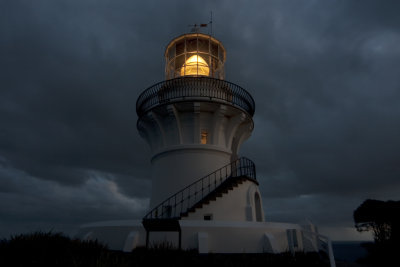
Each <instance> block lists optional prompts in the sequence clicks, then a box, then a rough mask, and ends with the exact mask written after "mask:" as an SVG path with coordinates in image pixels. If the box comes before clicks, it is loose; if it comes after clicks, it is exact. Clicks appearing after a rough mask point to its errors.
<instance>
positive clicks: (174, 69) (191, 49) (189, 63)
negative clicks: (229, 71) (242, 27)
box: [165, 33, 226, 80]
mask: <svg viewBox="0 0 400 267" xmlns="http://www.w3.org/2000/svg"><path fill="white" fill-rule="evenodd" d="M225 57H226V52H225V48H224V46H223V45H222V43H221V42H220V41H218V40H217V39H215V38H214V37H211V36H210V35H207V34H202V33H189V34H184V35H181V36H179V37H177V38H175V39H174V40H172V41H171V42H170V43H169V44H168V46H167V49H166V50H165V62H166V66H165V77H166V79H167V80H168V79H173V78H177V77H183V76H207V77H212V78H217V79H221V80H223V79H224V78H225V73H224V63H225Z"/></svg>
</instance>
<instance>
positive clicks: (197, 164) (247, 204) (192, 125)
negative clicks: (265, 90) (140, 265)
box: [76, 32, 333, 260]
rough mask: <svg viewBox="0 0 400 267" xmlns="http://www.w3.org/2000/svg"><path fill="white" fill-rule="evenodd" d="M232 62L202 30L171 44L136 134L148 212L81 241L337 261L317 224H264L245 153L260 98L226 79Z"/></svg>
mask: <svg viewBox="0 0 400 267" xmlns="http://www.w3.org/2000/svg"><path fill="white" fill-rule="evenodd" d="M226 57H227V54H226V50H225V47H224V46H223V44H222V43H221V42H220V41H219V40H217V39H216V38H215V37H213V36H211V35H208V34H203V33H200V32H194V33H188V34H183V35H181V36H178V37H176V38H174V39H173V40H172V41H170V42H169V43H168V45H167V46H166V49H165V52H164V58H165V80H163V81H160V82H158V83H156V84H154V85H152V86H150V87H148V88H147V89H144V90H143V91H142V92H141V93H140V95H139V96H138V98H137V101H136V112H137V116H138V120H137V129H138V132H139V133H140V136H141V137H142V138H143V139H144V140H145V142H146V143H147V144H148V146H149V147H150V151H151V153H150V158H149V161H150V162H151V170H149V171H151V179H152V192H151V196H150V204H149V208H148V211H147V213H146V214H145V215H144V217H143V218H142V219H141V220H120V221H113V220H110V221H105V222H94V223H88V224H85V225H82V226H81V227H80V229H79V231H78V233H77V234H76V236H77V237H79V238H81V239H85V240H90V239H92V240H93V239H97V240H99V241H101V242H104V243H106V244H107V245H108V246H109V247H110V248H112V249H116V250H122V251H126V252H128V251H132V250H133V249H135V248H136V247H140V246H142V247H144V246H146V247H150V246H152V245H157V244H160V243H163V242H167V243H169V244H172V245H173V246H174V247H176V248H179V249H190V250H192V249H196V250H197V251H198V252H199V253H211V252H212V253H243V252H246V253H265V252H267V253H282V252H287V251H291V252H292V253H294V252H296V251H302V252H319V251H321V250H325V251H326V253H328V254H329V255H330V259H331V260H332V259H333V254H332V247H331V245H330V241H329V239H328V238H327V237H324V236H321V235H320V234H319V233H318V231H317V228H316V227H315V226H314V225H312V224H311V223H309V222H306V223H305V224H295V223H285V222H271V221H268V220H266V219H265V218H266V217H265V215H264V209H263V203H262V195H261V192H260V190H259V182H258V180H257V177H256V166H255V164H254V163H253V162H252V161H251V160H250V159H248V158H246V157H244V156H242V155H240V153H239V152H240V147H241V145H242V144H243V143H244V142H245V141H246V140H247V139H248V138H249V137H250V136H251V133H252V131H253V129H254V121H253V115H254V112H255V102H254V99H253V98H252V96H251V94H250V93H249V92H248V91H247V90H246V89H244V88H242V87H241V86H239V85H237V84H234V83H232V82H229V81H227V80H225V68H224V67H225V61H226ZM267 218H268V216H267Z"/></svg>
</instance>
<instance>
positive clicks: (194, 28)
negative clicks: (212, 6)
mask: <svg viewBox="0 0 400 267" xmlns="http://www.w3.org/2000/svg"><path fill="white" fill-rule="evenodd" d="M208 25H210V31H209V35H211V36H212V33H213V32H212V11H211V15H210V21H209V22H208V23H202V24H190V25H188V27H192V28H191V29H190V32H193V33H199V32H200V28H206V27H208Z"/></svg>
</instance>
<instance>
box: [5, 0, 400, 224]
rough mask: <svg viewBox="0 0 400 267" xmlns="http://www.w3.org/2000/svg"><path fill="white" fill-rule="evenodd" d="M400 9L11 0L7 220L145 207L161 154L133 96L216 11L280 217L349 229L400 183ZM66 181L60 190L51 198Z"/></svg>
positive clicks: (246, 151) (136, 213)
mask: <svg viewBox="0 0 400 267" xmlns="http://www.w3.org/2000/svg"><path fill="white" fill-rule="evenodd" d="M398 8H399V4H398V3H397V2H396V1H385V2H384V3H380V2H378V1H252V2H249V1H235V2H234V3H233V1H218V2H217V1H206V2H204V1H203V2H199V1H193V2H189V1H142V2H141V1H105V0H103V1H2V2H1V3H0V36H1V39H0V81H1V84H0V86H1V88H0V122H1V124H0V163H1V164H0V166H1V169H0V171H1V175H0V185H1V186H0V198H1V199H2V201H3V202H4V201H7V202H6V203H8V204H7V205H4V204H3V205H2V206H1V209H0V212H1V218H7V219H3V220H2V221H0V224H2V227H3V228H4V229H6V228H7V227H11V226H10V224H12V222H16V221H19V222H21V221H23V222H26V225H28V224H29V222H30V221H31V222H32V225H34V224H33V222H35V223H36V224H38V225H39V224H40V223H39V221H40V220H43V224H40V225H48V224H46V221H47V222H52V223H60V224H61V223H62V222H63V221H65V222H66V223H71V224H73V222H72V221H71V220H69V219H67V218H66V217H65V215H63V214H71V216H70V217H71V218H72V217H79V218H80V221H79V223H81V222H84V221H90V220H103V219H114V218H139V217H140V214H141V213H142V212H143V209H144V208H145V207H144V206H143V205H146V203H147V202H146V198H148V196H149V194H150V183H149V181H148V178H149V176H150V173H149V167H150V163H149V157H150V154H149V149H148V148H147V147H146V144H145V143H144V141H143V140H141V138H140V137H139V135H138V133H137V130H136V114H135V101H136V99H137V97H138V95H139V94H140V92H141V91H143V90H144V89H145V88H147V87H148V86H150V85H152V84H153V83H156V82H158V81H160V80H163V79H164V77H163V71H164V66H163V64H164V62H163V52H164V48H165V46H166V44H167V43H168V42H169V41H170V40H171V39H172V38H173V37H175V36H177V35H180V34H182V33H184V32H186V31H188V30H189V29H190V28H189V27H188V26H187V25H189V24H194V23H206V22H208V20H209V11H210V10H212V11H213V15H214V27H213V32H214V33H215V36H216V37H217V38H218V39H220V40H221V41H222V42H223V43H224V45H225V47H226V49H227V64H226V73H227V75H226V78H227V80H229V81H232V82H235V83H237V84H239V85H241V86H243V87H245V88H246V89H248V90H249V91H250V92H251V93H252V95H253V96H254V98H255V100H256V108H257V109H256V115H255V117H254V120H255V130H254V133H253V136H252V137H251V138H250V139H249V140H248V141H247V143H245V144H244V145H243V148H242V151H241V154H243V155H245V156H248V157H250V158H251V159H253V160H254V161H255V162H256V164H257V167H258V177H259V180H260V182H261V189H262V193H263V197H264V205H265V207H264V208H265V213H266V215H267V218H271V219H274V220H278V221H279V220H289V221H296V220H298V219H302V217H303V215H304V216H306V215H307V217H309V219H311V220H313V221H316V222H320V223H323V224H325V223H327V222H330V223H331V224H334V223H337V224H338V225H339V224H340V225H345V224H347V225H351V224H352V218H351V212H352V210H354V209H355V208H356V207H357V205H358V204H359V203H361V202H362V201H363V200H364V199H365V198H367V197H376V198H381V199H386V198H395V197H396V196H397V195H399V192H400V182H398V177H399V175H400V169H399V167H398V166H400V164H399V162H398V159H399V158H400V157H399V156H400V155H399V148H400V141H399V137H398V136H400V126H399V123H398V121H399V117H400V106H399V105H398V104H397V99H399V97H400V95H399V94H400V90H399V89H400V88H399V87H400V86H399V84H400V80H399V79H400V78H399V75H398V70H399V69H400V60H399V59H400V49H399V48H398V47H399V46H398V43H399V41H400V34H399V30H398V29H399V27H400V17H399V16H397V13H396V11H397V10H398ZM93 173H95V174H96V175H93ZM89 174H90V175H89ZM96 177H97V178H96ZM99 177H100V178H99ZM96 181H97V182H96ZM19 185H20V186H19ZM21 187H22V189H21ZM91 187H96V188H100V189H98V190H97V191H96V190H95V191H90V188H91ZM24 188H25V189H24ZM27 188H30V189H29V190H28V189H27ZM55 188H56V191H57V192H60V194H61V195H58V194H55V193H50V194H49V195H48V197H47V199H45V200H40V198H39V196H41V195H43V194H44V195H46V192H47V191H52V190H55ZM28 191H29V192H30V193H29V194H27V192H28ZM62 192H64V193H62ZM110 192H111V193H110ZM112 192H114V193H112ZM63 194H64V195H63ZM66 194H70V195H69V196H67V195H66ZM82 194H83V195H85V196H87V197H82V196H81V195H82ZM102 194H105V195H107V196H108V197H106V199H107V201H108V202H107V201H106V202H107V203H105V202H101V201H100V199H101V198H102V197H103V196H102ZM71 198H72V199H79V201H77V202H76V203H75V202H74V203H70V204H69V203H68V201H67V199H71ZM99 201H100V202H99ZM135 201H136V202H135ZM27 202H28V203H31V205H30V206H29V207H30V208H31V209H26V208H23V206H24V203H27ZM97 202H98V204H96V205H95V204H94V203H97ZM46 203H53V206H51V205H49V204H46ZM112 203H114V204H112ZM127 203H128V204H127ZM132 203H139V204H137V205H136V206H135V205H133V204H132ZM131 204H132V207H133V208H132V209H130V208H128V206H129V205H131ZM103 205H104V206H106V207H108V208H105V209H104V212H103V210H102V208H100V206H103ZM113 205H115V206H113ZM118 205H121V206H122V207H124V208H122V209H120V211H118V210H119V209H118V208H117V206H118ZM124 205H126V206H124ZM141 205H142V206H141ZM56 206H57V210H58V212H53V211H55V210H56V208H55V207H56ZM72 207H75V208H72ZM29 210H34V211H35V212H30V211H29ZM63 210H64V211H66V212H64V213H63ZM72 210H73V211H72ZM333 214H336V215H333ZM337 214H340V216H339V215H337ZM44 217H45V218H47V219H43V218H44ZM6 220H7V222H9V224H7V223H5V221H6ZM77 223H78V222H77ZM7 225H8V226H7ZM21 227H22V226H21ZM9 229H11V228H9ZM18 229H20V228H18ZM21 229H23V228H21ZM10 231H11V230H10ZM13 231H17V230H16V229H13Z"/></svg>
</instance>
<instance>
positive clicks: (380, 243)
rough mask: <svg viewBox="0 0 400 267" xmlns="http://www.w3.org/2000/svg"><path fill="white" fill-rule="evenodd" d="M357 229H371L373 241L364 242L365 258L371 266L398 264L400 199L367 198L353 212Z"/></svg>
mask: <svg viewBox="0 0 400 267" xmlns="http://www.w3.org/2000/svg"><path fill="white" fill-rule="evenodd" d="M353 217H354V222H355V227H356V228H357V230H358V231H360V232H363V231H372V232H373V235H374V241H375V242H374V243H365V244H364V245H363V247H364V248H365V249H366V250H367V256H366V258H365V259H361V260H360V262H362V263H365V264H369V265H371V266H400V260H399V259H398V257H397V253H398V251H399V250H400V232H399V231H400V201H380V200H373V199H367V200H365V201H364V202H363V203H362V204H361V205H360V206H359V207H358V208H357V209H356V210H355V211H354V214H353Z"/></svg>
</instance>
